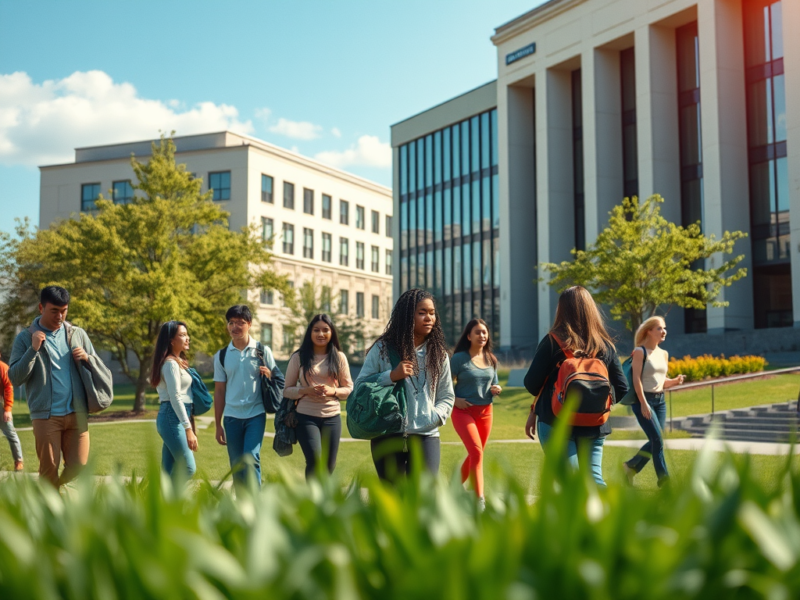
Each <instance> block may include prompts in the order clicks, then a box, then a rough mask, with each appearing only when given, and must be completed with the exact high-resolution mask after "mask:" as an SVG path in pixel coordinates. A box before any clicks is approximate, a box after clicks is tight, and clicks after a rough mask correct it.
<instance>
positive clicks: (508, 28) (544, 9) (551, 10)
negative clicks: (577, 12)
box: [491, 0, 588, 46]
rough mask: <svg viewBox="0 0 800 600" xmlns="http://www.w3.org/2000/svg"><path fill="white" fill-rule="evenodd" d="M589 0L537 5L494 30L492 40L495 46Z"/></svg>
mask: <svg viewBox="0 0 800 600" xmlns="http://www.w3.org/2000/svg"><path fill="white" fill-rule="evenodd" d="M587 1H588V0H550V1H549V2H545V3H544V4H542V5H541V6H537V7H536V8H534V9H533V10H529V11H528V12H526V13H525V14H524V15H521V16H519V17H517V18H516V19H512V20H511V21H509V22H508V23H504V24H503V25H500V27H497V28H496V29H495V30H494V35H493V36H492V38H491V40H492V43H493V44H494V45H495V46H499V45H500V44H502V43H504V42H506V41H508V40H510V39H511V38H514V37H516V36H518V35H520V34H521V33H524V32H526V31H528V30H530V29H533V28H534V27H536V26H537V25H541V24H542V23H544V22H545V21H548V20H550V19H552V18H554V17H556V16H558V15H560V14H561V13H563V12H566V11H568V10H570V9H572V8H575V7H576V6H578V5H579V4H583V3H584V2H587Z"/></svg>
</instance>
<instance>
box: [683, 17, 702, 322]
mask: <svg viewBox="0 0 800 600" xmlns="http://www.w3.org/2000/svg"><path fill="white" fill-rule="evenodd" d="M675 46H676V54H677V60H678V64H677V67H678V137H679V139H680V161H681V222H682V224H683V226H684V227H686V226H689V225H692V224H694V223H700V227H701V228H702V226H703V141H702V136H701V119H700V115H701V111H700V41H699V38H698V35H697V21H695V22H693V23H689V24H688V25H684V26H683V27H679V28H678V29H676V30H675ZM695 266H696V267H697V268H701V267H702V264H697V265H695ZM683 314H684V329H685V331H686V333H704V332H705V331H706V330H707V328H708V327H707V322H706V311H705V310H700V309H695V308H686V309H684V311H683Z"/></svg>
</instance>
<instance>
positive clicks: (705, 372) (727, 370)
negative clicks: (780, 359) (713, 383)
mask: <svg viewBox="0 0 800 600" xmlns="http://www.w3.org/2000/svg"><path fill="white" fill-rule="evenodd" d="M766 366H767V361H766V359H764V358H763V357H762V356H731V357H730V358H726V357H725V355H721V356H718V357H715V356H711V355H710V354H704V355H703V356H697V357H694V358H692V357H691V356H684V357H683V358H670V360H669V372H668V373H669V377H676V376H677V375H678V374H680V373H683V374H684V375H686V380H687V381H702V380H703V379H707V378H709V377H724V376H727V375H739V374H744V373H759V372H761V371H763V370H764V367H766Z"/></svg>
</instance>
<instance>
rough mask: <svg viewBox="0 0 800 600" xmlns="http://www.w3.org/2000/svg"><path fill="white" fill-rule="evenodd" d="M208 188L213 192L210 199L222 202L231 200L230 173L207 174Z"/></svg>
mask: <svg viewBox="0 0 800 600" xmlns="http://www.w3.org/2000/svg"><path fill="white" fill-rule="evenodd" d="M208 188H209V189H212V190H214V195H213V197H212V199H213V200H214V201H215V202H222V201H224V200H230V199H231V172H230V171H217V172H215V173H209V174H208Z"/></svg>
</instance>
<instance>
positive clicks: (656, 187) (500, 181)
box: [392, 0, 800, 354]
mask: <svg viewBox="0 0 800 600" xmlns="http://www.w3.org/2000/svg"><path fill="white" fill-rule="evenodd" d="M791 23H794V24H800V2H798V1H794V0H783V1H781V0H777V1H775V0H648V1H646V2H645V1H643V0H550V1H549V2H546V3H544V4H542V5H541V6H538V7H537V8H535V9H533V10H531V11H530V12H528V13H526V14H524V15H522V16H520V17H518V18H516V19H514V20H512V21H510V22H509V23H506V24H504V25H501V26H500V27H498V28H497V29H496V30H495V35H494V36H493V37H492V39H491V41H492V43H493V44H494V46H495V51H496V52H497V61H498V62H497V64H498V76H497V80H496V81H493V82H491V83H489V84H486V85H484V86H482V87H480V88H477V89H475V90H473V91H470V92H467V93H466V94H464V95H462V96H459V97H457V98H454V99H452V100H449V101H447V102H445V103H443V104H441V105H438V106H436V107H434V108H431V109H429V110H427V111H425V112H423V113H421V114H418V115H416V116H414V117H411V118H409V119H407V120H405V121H402V122H400V123H398V124H396V125H394V126H393V127H392V146H393V148H394V202H395V212H396V213H397V214H398V215H399V219H398V223H397V224H396V231H395V234H394V235H395V239H396V240H397V242H398V243H397V248H398V250H397V253H398V260H397V261H395V282H394V286H395V290H394V293H395V295H397V294H398V293H400V292H402V291H403V290H404V289H406V288H407V287H412V286H415V285H417V286H423V287H427V288H429V289H431V290H432V291H434V292H436V293H437V294H438V295H439V296H440V297H441V298H442V301H443V302H444V304H445V305H446V306H447V307H448V309H450V307H452V314H453V318H454V320H455V321H456V324H455V325H454V326H453V327H452V330H453V331H457V330H458V329H459V327H460V326H463V324H464V323H465V322H466V321H467V320H468V319H469V318H470V317H472V316H473V315H481V316H484V318H486V317H487V316H488V317H490V318H487V319H486V320H487V321H490V323H492V326H493V327H494V328H495V329H498V330H499V333H498V338H499V339H498V341H499V344H500V346H501V347H502V348H504V349H507V350H521V351H522V353H523V354H526V353H528V352H530V350H531V349H532V348H533V347H534V346H535V344H536V343H537V342H538V340H539V339H540V337H541V336H542V335H544V333H545V332H546V331H547V330H548V328H549V326H550V324H551V323H552V319H553V316H554V311H555V305H556V301H557V294H556V292H555V291H554V290H553V289H551V288H550V287H549V286H548V285H547V284H545V283H536V282H535V280H536V279H537V278H538V277H539V276H541V273H538V272H537V270H536V266H537V265H538V264H539V263H544V262H560V261H563V260H570V251H571V249H573V248H584V247H586V245H587V244H591V243H592V242H593V240H594V239H595V238H596V236H597V235H598V232H600V231H601V230H602V229H603V228H604V227H605V226H606V224H607V222H608V213H609V211H610V210H611V209H612V208H613V207H614V206H615V205H617V204H619V203H620V202H621V200H622V198H623V197H626V196H634V195H636V196H639V197H641V198H646V197H648V196H650V195H652V194H660V195H661V196H663V197H664V198H665V203H664V204H663V205H662V213H663V214H664V216H666V217H667V218H668V219H669V220H671V221H673V222H676V223H679V224H684V225H686V224H690V223H695V222H698V221H699V222H700V224H701V227H702V230H703V232H704V233H705V234H707V235H716V236H717V237H719V236H721V234H722V233H723V232H724V231H737V230H738V231H744V232H747V233H748V238H747V239H746V240H743V241H740V242H738V244H737V246H736V249H735V253H736V254H744V255H745V259H744V262H743V263H742V266H745V267H746V268H747V270H748V276H747V277H746V278H744V279H742V280H740V281H739V282H737V283H735V284H733V285H732V286H731V287H730V288H726V289H725V290H724V294H723V299H724V300H726V301H728V302H729V303H730V304H729V306H727V307H725V308H713V307H709V308H708V310H682V309H673V310H672V311H671V312H670V314H669V315H668V324H669V327H670V331H671V333H670V338H671V342H672V343H671V346H672V347H673V354H674V353H676V350H677V351H692V352H699V351H713V352H715V353H719V352H722V351H725V352H728V353H730V352H741V351H754V352H759V351H761V352H764V351H778V350H796V349H798V346H800V342H798V341H797V335H796V330H795V329H794V327H796V326H798V325H800V256H798V253H800V109H798V108H797V107H800V37H798V36H793V35H791V27H789V24H791ZM784 31H785V32H786V34H785V35H784ZM487 51H490V50H489V48H488V47H487ZM792 107H794V108H792ZM440 164H441V166H438V165H440ZM459 211H460V213H459ZM451 254H453V256H454V258H453V260H452V261H449V256H450V255H451ZM713 260H717V261H718V260H719V258H716V259H712V261H709V262H713ZM448 263H450V264H451V265H452V269H450V268H449V267H448ZM439 265H441V268H440V266H439ZM459 310H460V311H461V312H458V311H459ZM490 319H491V320H490ZM704 333H707V334H710V335H702V336H698V335H695V334H704ZM679 338H680V339H679Z"/></svg>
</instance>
